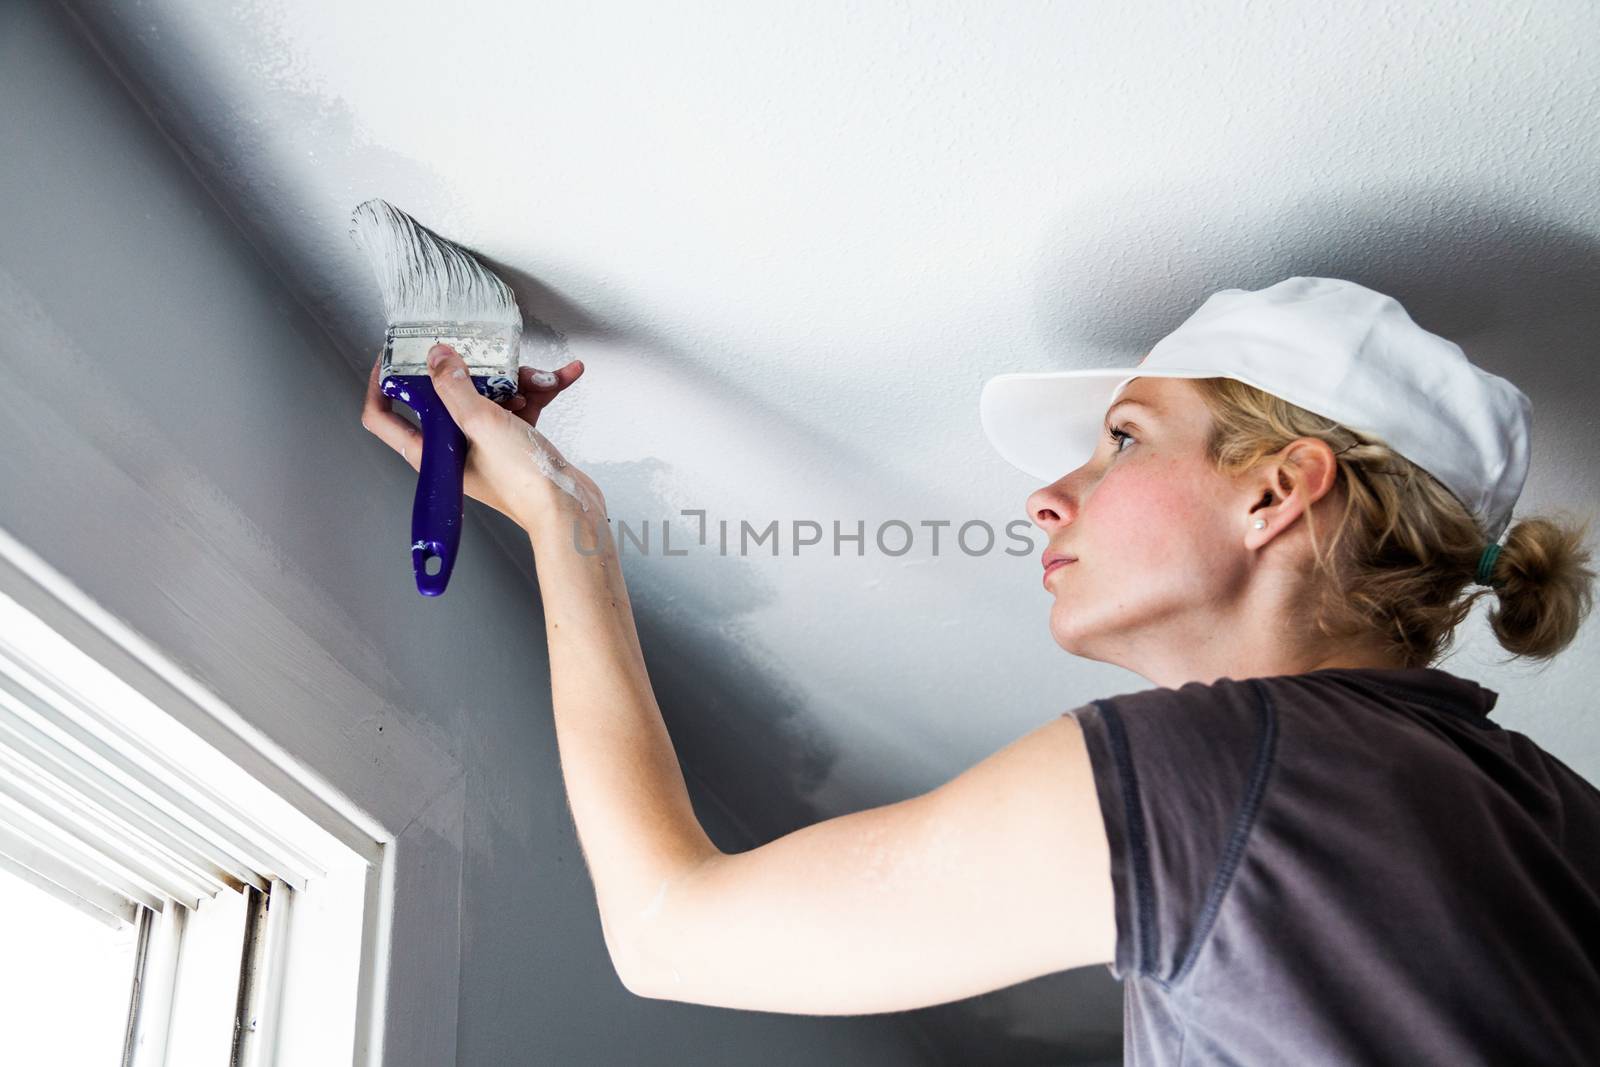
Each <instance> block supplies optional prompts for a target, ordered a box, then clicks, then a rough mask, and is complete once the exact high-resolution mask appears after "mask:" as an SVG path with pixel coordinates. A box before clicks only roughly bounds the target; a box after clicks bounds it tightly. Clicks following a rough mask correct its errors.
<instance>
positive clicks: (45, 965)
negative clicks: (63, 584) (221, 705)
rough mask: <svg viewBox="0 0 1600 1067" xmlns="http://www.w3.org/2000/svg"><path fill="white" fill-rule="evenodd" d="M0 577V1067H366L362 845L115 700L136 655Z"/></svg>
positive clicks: (368, 918)
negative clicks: (30, 1066) (277, 1066)
mask: <svg viewBox="0 0 1600 1067" xmlns="http://www.w3.org/2000/svg"><path fill="white" fill-rule="evenodd" d="M0 571H4V573H3V575H0V577H3V578H4V579H5V580H3V581H0V909H3V917H0V923H4V927H3V929H5V931H6V932H5V934H3V935H0V945H4V951H3V954H0V967H3V968H4V969H5V975H4V978H3V979H0V1062H7V1063H80V1062H81V1063H85V1064H91V1063H104V1064H117V1063H122V1064H124V1065H126V1067H161V1065H166V1064H172V1065H187V1064H229V1063H237V1064H241V1065H249V1067H258V1065H259V1067H266V1065H270V1064H273V1063H285V1064H290V1063H292V1064H297V1065H298V1064H351V1063H361V1062H364V1059H363V1056H362V1050H364V1049H365V1048H366V1047H367V1042H366V1040H365V1039H364V1036H363V1031H362V1028H363V1026H364V1025H365V1021H366V1020H367V1019H368V1018H369V1017H370V1014H371V1010H372V1009H371V1008H370V1007H368V1006H366V1005H367V1003H368V998H369V997H370V994H371V988H372V979H371V970H372V956H373V950H372V947H371V946H372V943H373V938H374V933H373V930H374V923H373V919H372V915H371V913H372V911H373V905H374V902H375V901H376V900H377V899H378V897H377V886H378V882H379V878H380V865H381V861H382V858H383V850H382V848H381V846H380V845H379V843H378V842H377V841H375V840H374V839H373V838H372V837H370V836H368V835H364V834H362V833H361V832H360V831H359V829H357V828H356V827H355V826H354V824H353V823H350V822H346V821H343V820H341V819H339V818H338V817H337V815H336V813H335V812H334V811H333V809H332V806H331V804H330V805H324V806H321V807H319V808H318V809H317V810H316V811H315V813H314V814H315V815H316V816H317V818H313V817H312V815H311V814H308V813H307V812H305V811H303V810H301V808H299V807H297V806H296V805H295V804H292V803H290V802H289V800H287V799H285V797H283V796H281V795H279V794H278V793H275V792H274V791H273V790H271V789H268V788H267V787H266V786H265V785H263V784H262V783H261V781H259V780H258V779H257V778H256V777H254V776H252V775H251V774H249V773H247V772H246V771H245V770H244V769H243V768H241V767H240V766H239V764H237V763H235V762H234V761H232V760H230V759H229V758H227V757H226V756H224V755H223V754H222V752H221V751H219V750H218V749H217V748H216V747H214V746H213V745H211V744H209V743H207V742H206V741H205V740H204V739H202V738H201V737H200V736H199V735H198V734H196V733H195V732H194V731H192V730H190V729H189V728H188V727H186V726H185V725H183V723H182V722H180V721H179V720H178V718H176V717H175V716H174V715H172V714H170V713H168V711H167V710H164V709H163V707H161V706H158V704H157V703H155V702H154V701H152V700H151V699H150V698H149V697H148V696H147V695H146V691H148V690H151V689H160V688H161V687H157V686H144V687H141V686H137V685H135V684H130V682H129V680H128V679H129V677H133V678H134V679H135V681H137V680H139V678H140V677H142V676H141V675H140V673H139V669H138V657H137V655H136V650H130V648H128V647H126V646H125V645H123V644H119V642H118V640H117V638H116V637H115V636H113V635H112V634H110V633H108V632H106V631H105V630H104V629H100V628H96V627H95V626H94V625H91V624H89V623H88V622H87V620H86V619H85V618H84V617H83V616H82V615H78V614H74V609H72V608H69V607H67V606H66V604H65V603H63V602H61V601H59V600H57V599H55V598H54V597H53V596H52V595H51V593H50V591H49V590H48V589H47V588H46V586H45V585H44V584H42V583H39V582H31V581H29V580H27V579H26V578H25V577H24V576H22V574H21V572H20V571H18V570H15V569H11V565H10V564H9V563H8V562H7V561H6V560H4V559H0ZM13 592H16V593H21V594H22V595H21V596H20V597H14V596H12V595H9V594H10V593H13ZM24 601H27V603H24ZM47 618H48V619H49V620H50V621H47ZM65 622H70V623H71V625H69V626H65V627H63V628H61V629H58V626H60V625H61V624H62V623H65ZM52 623H55V624H56V625H52ZM64 630H70V631H71V632H72V637H73V639H69V637H68V635H67V633H66V632H63V631H64ZM113 661H114V662H115V663H116V664H117V665H118V666H119V667H120V668H121V670H120V671H118V670H113V669H111V667H110V666H108V665H107V664H108V663H109V662H113ZM146 669H147V670H148V668H146ZM142 690H145V691H142ZM161 693H162V694H164V695H165V696H167V697H168V698H169V699H171V700H174V701H177V700H180V699H188V696H187V695H184V696H180V695H179V694H180V693H185V694H195V695H203V690H202V689H200V687H199V686H198V685H197V684H196V683H194V681H193V680H192V679H191V680H189V688H188V689H186V690H179V689H174V688H172V687H170V686H168V687H167V688H165V689H161ZM186 711H187V712H188V713H189V715H190V718H189V721H191V722H192V721H195V720H194V718H193V715H194V714H195V711H196V708H195V707H189V708H187V709H186ZM215 721H216V722H218V723H220V722H221V720H220V719H219V720H215ZM226 725H227V726H228V728H230V729H233V728H236V726H237V724H226ZM261 758H262V759H277V760H279V761H281V760H282V757H281V755H280V756H273V755H271V754H270V753H267V752H265V751H263V753H262V757H261ZM119 990H120V992H119ZM69 1046H70V1047H69ZM108 1048H109V1051H107V1049H108ZM119 1056H120V1057H121V1058H120V1059H119V1058H118V1057H119Z"/></svg>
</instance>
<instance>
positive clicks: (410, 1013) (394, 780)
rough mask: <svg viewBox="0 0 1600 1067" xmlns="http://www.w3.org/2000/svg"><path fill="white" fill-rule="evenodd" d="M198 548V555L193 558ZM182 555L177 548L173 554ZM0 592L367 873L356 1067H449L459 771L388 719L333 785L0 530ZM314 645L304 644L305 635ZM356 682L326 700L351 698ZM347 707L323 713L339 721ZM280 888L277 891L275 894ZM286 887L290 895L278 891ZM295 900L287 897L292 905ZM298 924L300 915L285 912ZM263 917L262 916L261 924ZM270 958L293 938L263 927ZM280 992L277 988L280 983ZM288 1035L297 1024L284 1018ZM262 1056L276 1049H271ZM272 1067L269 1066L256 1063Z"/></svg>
mask: <svg viewBox="0 0 1600 1067" xmlns="http://www.w3.org/2000/svg"><path fill="white" fill-rule="evenodd" d="M195 547H196V548H198V547H199V546H195ZM180 550H181V546H180ZM0 593H4V594H5V595H7V596H9V597H11V598H12V599H14V600H16V601H17V602H18V603H19V604H21V605H22V606H23V607H24V608H26V609H27V610H28V611H30V612H32V613H33V614H34V615H36V616H38V617H39V618H40V619H41V620H42V621H43V622H44V623H45V624H46V625H48V626H50V627H51V628H52V629H53V630H55V631H56V632H57V633H59V634H60V635H61V636H62V637H64V638H66V639H67V640H68V641H70V642H71V643H72V644H73V645H75V646H76V647H77V648H79V649H80V650H82V651H83V652H84V653H85V654H87V655H89V656H90V657H91V658H93V659H94V660H95V661H96V662H98V663H99V664H101V665H103V666H104V667H105V668H106V669H108V670H109V671H111V673H112V674H113V675H115V676H116V677H117V678H119V679H120V680H121V681H122V682H124V683H125V684H127V685H129V686H130V687H132V688H133V689H134V690H136V691H137V692H138V693H139V694H140V695H142V696H143V697H145V698H146V699H147V700H149V701H151V702H152V703H154V704H155V705H157V706H158V707H160V708H161V709H163V710H164V711H166V712H167V713H168V714H170V715H171V716H172V717H173V718H174V719H175V720H177V721H178V722H179V723H181V724H182V725H183V726H185V727H187V728H188V729H189V730H191V731H192V732H193V733H195V734H196V735H198V736H199V737H200V738H201V739H202V740H204V741H206V742H207V743H209V744H210V745H211V746H212V747H214V748H216V749H217V750H218V751H220V752H221V753H222V754H223V755H224V756H227V757H228V758H229V759H230V760H232V761H233V762H234V763H236V764H237V765H238V766H239V767H240V768H242V769H243V770H244V771H245V772H246V773H248V774H250V775H251V776H252V777H254V778H255V779H256V780H257V781H258V782H260V783H261V784H263V785H265V786H266V787H267V788H269V789H271V790H272V791H273V792H275V793H277V794H278V795H279V796H281V797H283V798H284V799H285V800H287V801H288V802H289V803H290V804H292V805H293V806H294V807H295V808H296V809H298V810H299V811H300V812H302V813H303V814H304V815H306V816H307V817H308V818H310V819H311V821H313V822H314V823H316V824H317V825H318V826H319V827H321V828H322V829H323V830H325V831H327V832H328V833H329V834H331V835H333V836H334V837H335V838H337V839H338V840H339V841H340V842H342V843H343V844H345V845H346V846H348V847H349V848H350V849H351V850H352V851H354V852H355V853H356V854H357V855H358V856H360V857H361V858H362V860H364V861H365V863H366V875H365V885H364V894H363V900H362V904H361V907H360V912H361V915H360V922H361V950H360V966H359V978H358V989H357V995H356V1025H355V1041H354V1049H353V1057H352V1059H351V1060H350V1061H349V1062H351V1064H352V1067H400V1065H409V1064H417V1065H419V1067H421V1065H426V1067H437V1065H438V1064H440V1063H453V1062H455V1058H456V1056H455V1052H456V1033H455V1022H456V1018H457V1014H458V1002H459V995H460V985H459V980H460V905H461V894H460V887H461V868H462V837H463V833H462V831H463V825H462V822H463V816H464V802H465V779H464V775H463V773H462V768H461V766H460V764H459V762H458V761H457V760H456V759H455V758H454V757H453V756H452V755H451V754H450V753H448V752H446V751H444V750H443V749H441V748H439V747H438V746H437V745H436V744H434V743H432V742H431V741H430V740H429V739H428V738H426V737H424V736H422V735H421V734H420V733H418V732H416V731H414V730H412V729H410V728H409V727H408V726H407V725H406V719H405V716H404V715H400V714H396V713H394V709H392V708H388V707H387V705H386V702H385V701H384V699H383V697H382V696H381V695H380V694H378V693H375V692H373V691H371V690H370V689H366V688H365V687H362V689H363V692H362V693H361V694H360V696H359V698H358V699H360V701H361V703H363V704H365V705H366V706H367V707H368V708H369V709H370V708H371V707H372V706H373V705H377V706H380V707H383V708H384V709H385V710H387V711H388V712H389V713H388V714H387V715H386V716H385V717H384V723H385V726H386V729H387V731H388V735H387V741H386V746H385V751H384V754H385V760H384V765H383V767H382V771H381V773H378V774H374V775H372V776H371V777H369V778H367V779H365V780H354V779H352V780H349V781H345V782H341V783H339V785H338V786H336V785H335V784H334V783H332V782H330V781H328V780H327V779H326V778H325V777H323V776H322V775H320V774H318V773H317V772H316V771H314V770H313V769H312V766H313V763H314V757H315V756H316V755H317V753H316V752H315V751H298V752H297V751H295V749H296V748H301V749H303V750H305V749H314V748H315V740H316V739H315V738H311V737H302V738H301V739H300V743H299V744H298V745H295V744H279V743H278V742H277V741H275V740H274V739H273V738H270V737H268V736H267V735H266V734H265V733H264V732H263V731H261V730H260V729H258V728H257V727H256V726H255V725H253V724H252V723H250V722H249V721H247V720H246V719H245V717H244V716H243V715H242V714H241V713H240V712H239V711H238V710H237V709H236V708H235V707H233V706H232V705H231V704H229V703H228V702H227V701H225V700H224V699H223V698H222V697H221V696H220V695H219V694H217V693H216V692H214V691H212V690H211V689H209V688H207V687H206V686H204V685H202V684H201V683H200V682H199V681H198V680H197V679H196V678H195V677H194V675H193V674H192V673H191V672H189V671H186V670H184V669H182V668H181V667H180V666H179V665H178V664H177V663H175V662H174V661H173V660H171V659H170V658H169V657H168V656H167V655H165V654H164V653H163V652H162V651H161V650H160V649H158V648H157V647H156V646H155V645H154V644H153V643H152V642H150V641H147V640H146V639H145V638H143V637H142V636H141V635H140V634H138V633H136V632H135V631H134V630H133V629H132V628H131V627H129V626H128V625H126V624H125V623H123V622H122V621H121V620H120V619H118V618H116V617H115V616H113V615H111V614H110V613H109V612H107V611H106V610H104V609H103V608H101V607H100V605H99V604H98V603H97V602H96V601H95V600H94V599H93V598H91V597H90V596H88V595H87V594H86V593H85V592H84V591H83V590H82V589H80V588H79V587H78V586H77V585H76V584H74V583H73V582H72V581H71V580H69V579H68V578H67V577H66V576H65V575H63V574H62V573H61V572H59V571H58V570H56V569H55V568H54V567H52V566H51V565H50V564H49V563H48V562H47V561H45V560H44V559H43V558H42V557H41V556H39V555H38V554H36V553H35V552H34V551H32V550H31V549H30V548H29V547H28V546H26V545H24V544H23V543H22V542H21V541H19V540H18V539H17V538H15V537H13V536H12V535H11V534H10V532H9V531H7V530H6V529H5V528H4V527H0ZM307 640H309V636H307ZM352 681H353V679H352V676H350V675H349V674H347V673H346V674H344V675H342V676H341V677H340V678H338V679H337V684H334V685H332V686H331V687H330V690H331V691H339V690H344V691H348V690H349V689H350V687H351V684H352ZM343 710H344V709H330V710H329V715H330V716H336V715H339V714H340V713H341V712H342V711H343ZM280 884H281V883H275V884H274V890H276V889H277V888H278V885H280ZM284 888H285V889H287V886H285V887H284ZM287 895H289V894H286V896H287ZM284 910H286V911H287V912H288V915H287V916H283V917H282V918H281V919H280V924H281V923H289V924H292V923H293V922H294V921H295V919H294V916H295V914H296V909H295V908H293V907H291V908H288V909H284ZM268 914H269V915H270V914H271V913H270V912H269V913H268ZM268 930H269V937H268V941H269V944H268V946H267V947H266V951H267V952H268V953H269V954H271V953H278V954H279V955H278V957H277V958H279V959H281V958H282V957H281V952H282V945H283V944H284V943H285V939H286V938H287V937H288V936H289V933H288V931H287V929H284V928H282V926H281V925H280V926H279V927H278V928H277V931H276V932H273V931H274V927H273V924H272V923H270V922H269V924H268ZM287 963H288V966H287V969H286V970H285V969H270V968H269V969H270V970H276V972H277V974H276V978H274V979H273V980H272V981H271V982H270V983H269V986H268V988H266V989H261V988H258V989H256V990H254V991H253V993H252V995H253V996H254V997H255V998H257V1003H270V1002H267V1001H263V1000H262V999H261V998H268V997H272V996H273V995H274V994H275V993H277V992H279V991H281V989H282V985H283V984H288V983H293V982H294V981H295V980H296V966H295V963H296V960H295V958H294V955H293V954H292V953H291V954H290V956H289V959H288V961H287ZM280 983H281V984H280ZM278 1025H279V1026H280V1027H283V1028H285V1029H287V1028H289V1027H292V1026H294V1025H295V1020H294V1018H293V1016H292V1014H285V1015H283V1017H282V1018H281V1019H279V1020H278ZM266 1045H267V1048H266V1051H267V1052H268V1053H270V1052H271V1045H272V1042H271V1041H270V1040H269V1041H268V1042H266ZM255 1062H261V1063H266V1062H270V1059H268V1060H256V1061H255Z"/></svg>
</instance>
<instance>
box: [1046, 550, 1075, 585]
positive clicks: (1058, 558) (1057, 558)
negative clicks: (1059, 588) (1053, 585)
mask: <svg viewBox="0 0 1600 1067" xmlns="http://www.w3.org/2000/svg"><path fill="white" fill-rule="evenodd" d="M1077 560H1078V558H1077V557H1076V556H1069V555H1067V554H1066V553H1064V552H1046V553H1045V554H1044V579H1043V581H1044V587H1045V588H1046V589H1048V588H1050V576H1051V575H1052V574H1054V573H1055V572H1056V571H1058V570H1060V569H1061V568H1063V567H1065V566H1066V565H1067V564H1069V563H1076V562H1077Z"/></svg>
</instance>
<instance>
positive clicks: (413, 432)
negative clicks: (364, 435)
mask: <svg viewBox="0 0 1600 1067" xmlns="http://www.w3.org/2000/svg"><path fill="white" fill-rule="evenodd" d="M382 364H383V354H382V353H381V352H380V353H379V354H378V359H377V361H376V362H375V363H373V364H372V373H371V374H370V375H369V376H368V378H367V396H366V400H365V402H364V403H363V404H362V407H361V425H362V426H365V427H366V428H367V429H368V430H369V431H371V432H372V433H373V434H374V435H375V436H376V437H377V438H378V439H379V440H380V441H382V442H383V443H384V444H386V445H388V446H389V447H390V448H392V449H394V450H395V451H396V452H398V453H400V455H401V457H402V458H403V459H404V460H405V461H406V462H407V463H409V464H411V466H412V468H413V469H415V470H420V469H421V466H422V433H421V432H420V431H419V430H417V428H416V427H414V426H412V425H411V424H410V423H409V422H407V421H406V420H405V419H403V418H401V417H400V416H399V414H397V413H396V412H395V410H394V405H393V402H392V401H391V400H390V399H389V398H388V397H387V396H384V395H383V390H382V389H381V388H380V387H379V384H378V376H379V374H380V372H381V368H382Z"/></svg>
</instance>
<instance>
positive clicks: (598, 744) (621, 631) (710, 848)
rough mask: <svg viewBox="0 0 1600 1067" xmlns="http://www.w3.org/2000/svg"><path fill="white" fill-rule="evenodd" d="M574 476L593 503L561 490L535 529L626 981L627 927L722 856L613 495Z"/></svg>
mask: <svg viewBox="0 0 1600 1067" xmlns="http://www.w3.org/2000/svg"><path fill="white" fill-rule="evenodd" d="M568 469H570V470H573V471H574V472H576V468H568ZM575 477H577V478H578V479H580V485H579V489H580V490H581V491H584V492H586V493H587V495H586V497H585V499H587V500H588V501H589V503H590V507H589V509H588V510H587V511H584V510H582V509H581V508H580V507H578V506H577V504H576V500H575V498H573V497H571V496H569V495H568V494H565V493H563V492H561V491H559V490H558V489H556V488H551V489H549V490H548V491H547V499H546V500H545V501H544V503H543V506H541V507H539V508H537V509H533V511H532V514H535V515H538V516H541V517H540V518H539V519H537V520H535V521H531V522H528V523H526V524H525V528H526V529H527V530H528V536H529V542H530V544H531V545H532V547H533V554H534V566H535V569H536V571H537V574H538V579H539V593H540V597H541V599H542V600H543V602H544V616H545V636H546V639H547V640H548V642H549V646H550V688H551V697H552V702H553V704H554V709H555V725H556V740H557V744H558V746H559V748H560V752H561V773H562V777H563V778H564V779H565V781H566V787H567V801H568V804H569V805H570V807H571V809H572V816H573V821H574V823H575V824H576V826H577V832H578V841H579V845H580V848H581V849H582V851H583V856H584V861H585V863H586V864H587V865H588V868H589V876H590V878H591V879H592V880H593V882H594V886H595V897H596V901H597V903H598V905H599V909H600V922H601V927H602V929H603V931H604V933H605V938H606V944H607V947H608V948H609V949H610V951H611V957H612V962H613V964H614V965H615V966H616V968H617V971H618V974H619V976H620V977H622V979H623V981H624V983H627V982H628V981H629V978H630V975H631V972H632V970H633V966H632V961H631V958H630V957H631V941H630V940H629V934H628V932H629V931H631V930H632V929H633V928H634V927H635V926H636V925H637V924H638V922H639V921H640V919H641V916H648V915H649V914H650V913H651V909H652V907H653V902H654V901H656V900H658V898H659V896H660V894H661V893H662V892H664V891H667V890H669V889H670V887H671V886H673V885H675V884H677V883H678V882H680V881H681V880H682V879H683V878H684V877H685V876H686V875H687V874H688V873H689V872H690V871H692V870H694V869H697V868H698V867H700V866H701V865H702V864H703V863H705V862H706V861H707V860H708V859H710V858H712V857H713V856H720V855H722V853H721V852H720V851H719V850H718V849H717V847H716V846H715V845H714V844H712V842H711V839H710V838H709V837H708V836H706V833H705V831H704V830H703V829H702V828H701V826H700V822H699V820H698V819H697V818H696V817H695V814H694V809H693V808H692V807H691V805H690V803H689V792H688V789H687V787H686V785H685V783H684V779H683V772H682V769H681V768H680V767H679V765H678V757H677V753H676V751H675V750H674V749H673V747H672V740H671V737H670V736H669V735H668V733H667V728H666V725H665V723H664V722H663V721H662V718H661V709H660V707H659V706H658V705H657V704H656V699H655V693H654V691H653V690H652V688H651V686H650V679H649V676H648V674H647V673H646V670H645V663H644V655H643V653H642V652H641V650H640V647H639V635H638V631H637V629H636V628H635V626H634V619H633V606H632V603H631V602H630V601H629V599H628V591H627V587H626V586H625V584H624V582H623V577H622V566H621V563H620V561H619V558H618V555H617V550H616V542H615V540H614V539H613V538H612V535H611V526H610V523H609V522H608V520H607V518H606V514H605V504H604V500H603V499H602V498H601V497H600V495H599V492H598V490H597V489H593V483H592V482H588V479H587V478H586V476H584V475H582V473H581V472H577V473H575ZM582 483H587V485H583V484H582ZM580 546H581V548H582V551H580V550H579V548H580ZM597 548H598V551H594V550H596V549H597ZM589 552H594V554H592V555H590V554H586V553H589ZM630 988H631V987H630Z"/></svg>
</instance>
